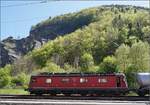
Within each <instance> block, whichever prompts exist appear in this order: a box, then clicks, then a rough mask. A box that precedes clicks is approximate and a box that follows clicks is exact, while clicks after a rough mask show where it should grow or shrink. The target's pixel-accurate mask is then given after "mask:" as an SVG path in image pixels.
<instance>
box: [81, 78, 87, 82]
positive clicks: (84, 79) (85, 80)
mask: <svg viewBox="0 0 150 105" xmlns="http://www.w3.org/2000/svg"><path fill="white" fill-rule="evenodd" d="M87 81H88V80H87V79H86V78H80V83H85V82H87Z"/></svg>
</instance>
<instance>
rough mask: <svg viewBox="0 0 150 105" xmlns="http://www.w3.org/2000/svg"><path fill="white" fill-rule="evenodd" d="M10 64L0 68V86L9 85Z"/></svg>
mask: <svg viewBox="0 0 150 105" xmlns="http://www.w3.org/2000/svg"><path fill="white" fill-rule="evenodd" d="M10 71H11V65H6V66H5V67H4V68H1V69H0V88H4V87H6V86H9V84H10V82H11V76H10Z"/></svg>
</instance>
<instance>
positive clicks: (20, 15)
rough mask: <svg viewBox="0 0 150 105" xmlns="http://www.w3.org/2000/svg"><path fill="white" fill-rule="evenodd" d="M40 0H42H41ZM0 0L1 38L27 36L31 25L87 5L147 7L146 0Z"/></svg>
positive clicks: (75, 10)
mask: <svg viewBox="0 0 150 105" xmlns="http://www.w3.org/2000/svg"><path fill="white" fill-rule="evenodd" d="M41 1H42V0H41ZM41 1H40V0H34V1H32V0H31V1H19V0H18V1H17V0H16V1H11V0H10V1H7V0H6V1H5V0H2V1H1V3H0V4H1V9H0V10H1V11H0V13H1V15H0V39H1V40H3V39H5V38H7V37H9V36H12V37H14V38H15V39H20V38H24V37H27V36H28V35H29V31H30V28H31V26H32V25H36V24H37V23H39V22H41V21H43V20H45V19H48V18H49V17H55V16H58V15H61V14H66V13H71V12H77V11H80V10H81V9H84V8H88V7H95V6H101V5H111V4H121V5H122V4H123V5H134V6H142V7H148V8H149V1H148V0H142V1H140V0H137V1H135V0H133V1H130V0H125V1H119V0H117V1H111V0H105V1H103V0H99V1H98V0H97V1H84V0H83V1H79V0H78V1H70V0H66V1H54V0H53V1H48V0H47V1H48V2H41Z"/></svg>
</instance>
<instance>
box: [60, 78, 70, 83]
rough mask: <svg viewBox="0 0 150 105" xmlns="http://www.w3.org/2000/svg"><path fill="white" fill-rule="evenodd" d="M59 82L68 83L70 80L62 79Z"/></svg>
mask: <svg viewBox="0 0 150 105" xmlns="http://www.w3.org/2000/svg"><path fill="white" fill-rule="evenodd" d="M61 81H62V82H64V83H68V82H69V81H70V79H69V78H62V80H61Z"/></svg>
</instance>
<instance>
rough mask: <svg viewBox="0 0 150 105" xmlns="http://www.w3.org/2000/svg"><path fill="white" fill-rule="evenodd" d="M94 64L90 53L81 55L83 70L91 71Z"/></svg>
mask: <svg viewBox="0 0 150 105" xmlns="http://www.w3.org/2000/svg"><path fill="white" fill-rule="evenodd" d="M93 65H94V61H93V57H92V55H91V54H89V53H85V54H84V55H83V56H81V70H82V71H83V72H89V71H90V70H91V69H92V66H93Z"/></svg>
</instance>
